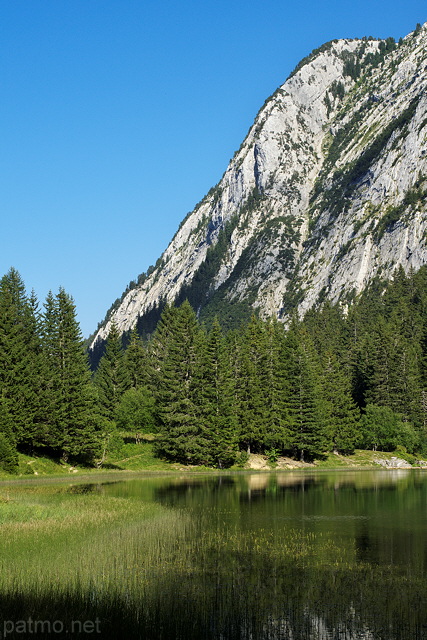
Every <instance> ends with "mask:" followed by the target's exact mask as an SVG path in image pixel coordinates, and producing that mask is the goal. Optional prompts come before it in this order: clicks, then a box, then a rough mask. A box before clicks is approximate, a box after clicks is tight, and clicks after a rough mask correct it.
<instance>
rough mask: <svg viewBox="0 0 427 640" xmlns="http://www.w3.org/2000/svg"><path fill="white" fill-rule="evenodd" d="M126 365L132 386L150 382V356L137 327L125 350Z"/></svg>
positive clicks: (132, 332)
mask: <svg viewBox="0 0 427 640" xmlns="http://www.w3.org/2000/svg"><path fill="white" fill-rule="evenodd" d="M124 367H125V369H126V372H127V377H128V384H129V387H130V388H133V389H139V388H140V387H143V386H147V384H148V382H149V377H150V374H149V370H148V356H147V352H146V348H145V346H144V344H143V342H142V340H141V338H140V337H139V335H138V331H137V329H136V327H134V329H132V331H131V334H130V341H129V344H128V346H127V348H126V351H125V356H124Z"/></svg>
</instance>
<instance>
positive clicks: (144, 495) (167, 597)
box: [0, 470, 427, 640]
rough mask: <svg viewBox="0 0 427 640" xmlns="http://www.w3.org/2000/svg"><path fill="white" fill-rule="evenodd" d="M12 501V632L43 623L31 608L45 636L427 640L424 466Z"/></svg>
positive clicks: (93, 484)
mask: <svg viewBox="0 0 427 640" xmlns="http://www.w3.org/2000/svg"><path fill="white" fill-rule="evenodd" d="M6 494H7V496H8V498H7V499H6V497H5V496H6ZM1 497H3V503H2V504H1V509H0V514H1V519H0V522H1V527H2V549H1V553H0V587H1V594H2V596H1V602H0V605H1V608H0V611H1V616H2V620H0V625H1V624H2V625H3V627H2V628H0V632H1V631H2V629H3V632H4V630H6V631H7V633H6V634H4V633H3V637H9V638H13V637H20V638H22V637H27V636H28V637H29V636H30V635H32V634H31V633H30V631H29V629H28V624H29V623H28V619H29V618H30V617H31V619H32V620H39V621H40V629H38V630H37V631H38V634H37V635H36V636H35V637H53V636H54V637H70V631H71V630H72V631H73V637H74V636H76V637H84V636H87V635H88V634H90V635H93V636H95V637H96V636H97V634H98V637H102V638H110V637H111V638H115V637H128V638H144V639H145V640H149V639H153V640H157V639H165V640H174V639H175V638H176V639H182V640H189V639H195V640H196V639H197V640H204V639H210V638H212V639H217V640H228V639H230V640H234V639H236V640H237V639H248V640H249V639H251V640H264V639H266V640H267V639H268V640H273V639H283V640H288V639H289V640H341V639H342V640H352V639H356V638H357V639H368V640H374V639H375V640H421V639H424V638H425V639H427V606H426V605H427V580H426V570H427V472H425V471H421V470H420V471H417V470H387V471H357V472H351V471H347V472H329V471H322V472H320V471H318V472H315V471H313V472H307V471H304V472H296V471H295V472H293V471H286V472H273V473H258V474H248V473H236V474H229V475H226V474H221V475H209V474H207V475H198V474H197V475H196V474H193V475H183V476H182V477H181V476H162V477H161V476H159V477H147V476H145V477H142V476H137V477H132V478H130V479H125V480H122V481H118V480H117V476H113V478H112V479H111V480H109V479H107V480H106V481H102V482H101V481H93V480H91V481H90V482H86V483H78V482H76V483H75V482H73V483H70V482H69V481H68V482H66V483H64V482H52V481H48V482H44V483H43V482H40V483H37V482H35V483H34V482H32V483H31V484H28V485H22V484H17V485H15V484H12V483H10V484H8V485H6V484H4V483H3V484H2V485H1V486H0V498H1ZM5 621H6V623H7V625H6V628H5V627H4V624H5ZM18 621H22V624H23V625H24V623H25V624H26V625H27V627H26V628H25V626H22V627H21V629H22V631H26V634H27V635H25V634H23V633H22V632H21V631H20V629H19V627H17V623H18ZM41 621H44V622H45V623H47V622H50V625H51V626H50V627H48V626H47V624H46V625H45V627H44V628H43V629H42V625H41ZM54 623H55V624H56V627H55V628H53V626H52V625H54ZM84 625H86V626H84ZM0 637H1V635H0Z"/></svg>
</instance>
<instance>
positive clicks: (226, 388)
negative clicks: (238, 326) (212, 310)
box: [199, 318, 238, 467]
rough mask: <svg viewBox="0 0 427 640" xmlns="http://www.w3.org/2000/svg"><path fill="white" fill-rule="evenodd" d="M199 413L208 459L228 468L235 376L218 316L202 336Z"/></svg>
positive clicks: (234, 436)
mask: <svg viewBox="0 0 427 640" xmlns="http://www.w3.org/2000/svg"><path fill="white" fill-rule="evenodd" d="M199 375H200V376H201V381H200V414H201V419H202V424H203V434H204V436H205V438H206V440H207V441H208V447H209V462H210V463H211V464H214V465H215V466H217V467H227V466H229V465H230V464H232V463H233V462H234V461H235V459H236V453H237V442H238V433H237V416H236V407H235V394H234V387H235V385H234V378H233V375H232V369H231V362H230V358H229V357H228V354H227V352H226V346H225V342H224V338H223V336H222V332H221V327H220V324H219V322H218V319H217V318H215V319H214V321H213V324H212V328H211V330H210V332H209V334H208V336H206V338H205V347H204V354H203V358H202V366H201V368H200V373H199Z"/></svg>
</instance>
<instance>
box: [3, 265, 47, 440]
mask: <svg viewBox="0 0 427 640" xmlns="http://www.w3.org/2000/svg"><path fill="white" fill-rule="evenodd" d="M36 331H37V326H36V320H35V318H34V313H33V308H32V305H31V303H30V301H29V299H28V298H27V295H26V293H25V285H24V283H23V281H22V278H21V276H20V275H19V273H18V272H17V271H16V269H13V268H12V269H10V270H9V272H8V273H7V274H6V275H5V276H3V278H2V279H1V280H0V395H1V399H2V406H3V411H4V412H5V413H6V414H7V415H8V416H9V418H8V419H9V420H10V424H11V425H12V430H13V435H14V440H15V442H16V443H17V444H25V443H31V442H34V440H37V437H38V435H39V434H37V426H36V423H37V414H38V411H39V403H40V389H39V384H40V380H39V371H38V367H39V360H38V357H39V345H38V339H37V335H36Z"/></svg>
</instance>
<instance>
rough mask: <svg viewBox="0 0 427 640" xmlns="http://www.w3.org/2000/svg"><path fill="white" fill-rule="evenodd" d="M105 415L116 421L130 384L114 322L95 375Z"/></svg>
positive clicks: (120, 341)
mask: <svg viewBox="0 0 427 640" xmlns="http://www.w3.org/2000/svg"><path fill="white" fill-rule="evenodd" d="M94 382H95V385H96V387H97V389H98V394H99V400H100V404H101V408H102V413H103V415H104V416H105V417H106V418H107V419H108V420H110V421H114V419H115V415H116V410H117V406H118V404H119V402H120V398H121V397H122V395H123V393H124V392H125V391H126V389H128V388H129V386H130V381H129V376H128V372H127V370H126V367H125V356H124V351H123V346H122V339H121V336H120V334H119V332H118V329H117V327H116V325H115V324H114V323H112V324H111V328H110V332H109V334H108V337H107V343H106V346H105V353H104V355H103V356H102V358H101V360H100V363H99V367H98V370H97V372H96V374H95V377H94Z"/></svg>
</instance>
